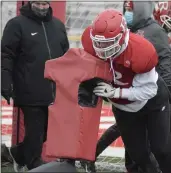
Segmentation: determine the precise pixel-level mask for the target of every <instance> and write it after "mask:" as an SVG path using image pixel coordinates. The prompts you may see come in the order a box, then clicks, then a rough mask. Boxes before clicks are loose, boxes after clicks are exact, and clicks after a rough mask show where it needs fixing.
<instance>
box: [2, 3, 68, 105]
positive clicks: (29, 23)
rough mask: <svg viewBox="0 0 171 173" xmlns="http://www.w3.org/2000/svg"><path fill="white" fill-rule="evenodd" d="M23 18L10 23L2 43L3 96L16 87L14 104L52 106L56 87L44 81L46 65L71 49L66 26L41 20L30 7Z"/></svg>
mask: <svg viewBox="0 0 171 173" xmlns="http://www.w3.org/2000/svg"><path fill="white" fill-rule="evenodd" d="M20 12H21V15H20V16H17V17H15V18H13V19H11V20H10V21H8V23H7V25H6V27H5V29H4V33H3V37H2V41H1V55H2V61H1V75H2V82H1V84H2V93H3V91H5V92H6V93H8V91H9V90H10V86H11V84H13V93H14V103H15V104H16V105H17V106H18V105H34V106H35V105H37V106H47V105H49V104H50V103H52V102H53V99H54V94H55V85H54V84H53V83H52V82H51V81H49V80H48V79H45V78H44V67H45V62H46V61H47V60H49V59H53V58H58V57H60V56H62V55H64V54H65V52H66V51H67V50H68V48H69V43H68V38H67V34H66V30H65V26H64V24H63V23H62V22H61V21H60V20H58V19H57V18H55V17H52V9H51V8H50V9H49V12H48V14H47V16H46V17H45V18H43V19H41V18H38V17H37V16H35V14H34V13H33V12H32V10H31V7H30V4H29V3H28V4H26V5H25V6H23V7H22V8H21V10H20Z"/></svg>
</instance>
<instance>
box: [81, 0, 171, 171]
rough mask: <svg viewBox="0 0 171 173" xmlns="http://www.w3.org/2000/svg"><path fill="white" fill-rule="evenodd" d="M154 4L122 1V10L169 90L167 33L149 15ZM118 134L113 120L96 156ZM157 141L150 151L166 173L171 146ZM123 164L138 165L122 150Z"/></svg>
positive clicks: (91, 166) (170, 65)
mask: <svg viewBox="0 0 171 173" xmlns="http://www.w3.org/2000/svg"><path fill="white" fill-rule="evenodd" d="M154 5H155V4H154V2H152V1H125V2H124V9H123V12H124V16H125V19H126V21H127V25H128V27H129V29H130V31H131V32H133V33H137V34H139V35H141V36H143V37H145V38H146V39H147V40H149V41H150V42H151V43H152V44H153V46H154V47H155V49H156V51H157V53H158V57H159V63H158V65H157V67H156V69H157V72H158V73H159V75H160V76H161V77H162V78H163V80H164V81H165V84H166V85H167V87H168V88H169V90H170V92H171V49H170V48H169V43H168V36H167V33H166V32H165V30H164V29H163V28H162V27H161V26H160V25H159V24H158V23H157V22H156V21H155V20H154V19H153V10H154ZM159 135H160V134H159ZM118 137H120V132H119V129H118V127H117V124H114V125H112V126H111V127H109V128H108V129H107V130H106V131H105V133H104V134H103V135H102V136H101V138H100V139H99V141H98V143H97V147H96V158H97V157H98V156H99V155H100V154H101V153H102V152H103V151H104V150H105V149H106V148H107V147H108V146H109V145H110V144H111V143H112V142H114V141H115V140H116V139H117V138H118ZM133 142H134V141H133ZM160 142H162V141H159V144H158V146H160V147H159V148H156V147H153V146H151V148H152V150H153V151H152V152H153V153H154V155H155V157H156V159H157V160H158V162H159V165H160V167H161V169H162V172H163V173H170V172H171V167H170V164H169V160H168V159H169V158H170V156H169V157H168V156H167V152H168V149H169V150H170V148H171V147H168V146H169V144H168V145H167V147H166V148H167V150H165V149H164V148H163V144H161V145H160ZM170 146H171V145H170ZM170 162H171V161H170ZM82 166H83V167H86V168H87V169H88V170H89V171H90V172H95V171H96V169H95V164H94V162H82ZM125 166H126V168H127V170H128V172H129V173H138V166H137V165H136V163H134V162H133V161H132V159H131V158H130V157H129V154H128V152H127V151H126V152H125Z"/></svg>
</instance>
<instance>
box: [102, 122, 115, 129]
mask: <svg viewBox="0 0 171 173" xmlns="http://www.w3.org/2000/svg"><path fill="white" fill-rule="evenodd" d="M112 125H113V123H110V124H100V126H99V129H108V128H109V127H110V126H112Z"/></svg>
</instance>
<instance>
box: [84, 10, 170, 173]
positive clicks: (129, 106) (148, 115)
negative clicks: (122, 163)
mask: <svg viewBox="0 0 171 173" xmlns="http://www.w3.org/2000/svg"><path fill="white" fill-rule="evenodd" d="M90 39H91V40H92V45H90ZM88 43H89V44H88ZM82 44H83V47H84V49H85V50H86V51H88V52H89V53H91V54H93V55H96V56H97V57H99V58H101V59H102V60H104V61H109V63H110V64H111V70H112V71H113V77H114V80H113V82H112V84H108V83H104V82H101V83H98V86H97V87H96V88H95V89H94V93H95V94H96V95H97V96H101V97H104V98H107V99H108V100H109V101H110V102H111V103H112V106H113V112H114V114H115V118H116V122H117V125H118V128H119V130H120V134H121V136H122V139H123V142H124V144H125V147H126V149H127V150H128V152H129V155H130V156H131V158H132V159H133V160H134V161H135V163H136V164H137V165H138V169H137V170H138V171H143V172H145V173H159V172H161V170H160V168H159V166H158V163H157V161H156V159H155V157H154V155H153V154H152V152H151V151H153V152H154V151H155V152H158V153H155V154H159V155H160V154H161V152H162V150H161V149H163V147H164V146H165V145H166V143H167V141H168V134H169V128H170V126H169V94H168V89H167V87H166V85H165V84H164V81H163V80H162V78H161V77H160V76H159V75H158V73H157V72H156V70H155V66H156V65H157V63H158V56H157V53H156V50H155V48H154V47H153V45H152V44H151V43H150V42H149V41H147V40H146V39H144V38H143V37H141V36H138V35H136V34H133V33H131V32H130V31H129V29H128V28H127V25H126V21H125V18H124V17H123V15H122V13H120V12H118V11H115V10H106V11H104V12H102V13H100V14H99V15H98V16H97V18H96V19H95V20H94V22H93V24H92V26H90V27H89V28H87V29H86V31H85V32H84V33H83V37H82ZM93 51H94V52H93ZM146 132H148V133H146ZM161 137H162V139H161ZM147 139H148V140H147ZM148 141H149V142H150V148H149V145H148V144H149V143H148ZM162 154H163V153H162Z"/></svg>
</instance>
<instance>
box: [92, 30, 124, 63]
mask: <svg viewBox="0 0 171 173" xmlns="http://www.w3.org/2000/svg"><path fill="white" fill-rule="evenodd" d="M122 35H123V34H122V33H119V34H118V35H117V36H116V37H113V38H105V37H104V36H101V35H96V36H95V37H94V36H93V35H92V32H90V37H91V39H92V43H93V48H94V50H95V52H96V55H97V56H98V57H99V58H101V59H103V60H107V59H108V58H111V57H113V56H114V55H116V54H117V53H118V52H119V51H120V50H121V45H120V40H121V38H122Z"/></svg>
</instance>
